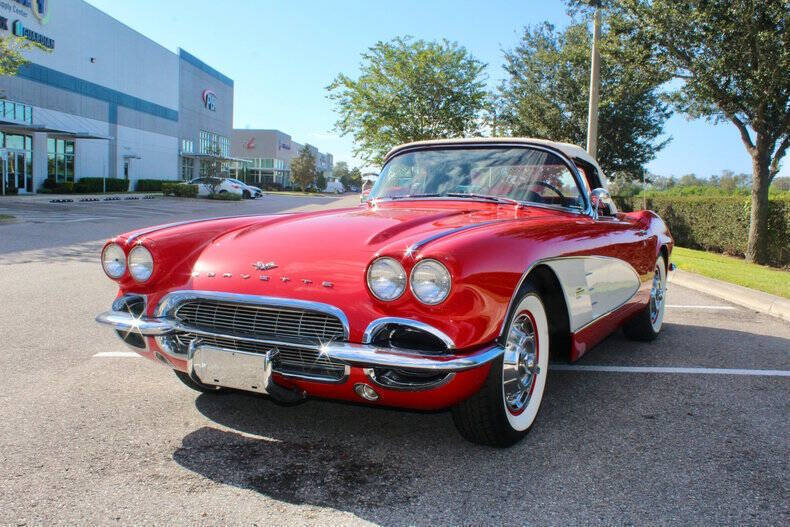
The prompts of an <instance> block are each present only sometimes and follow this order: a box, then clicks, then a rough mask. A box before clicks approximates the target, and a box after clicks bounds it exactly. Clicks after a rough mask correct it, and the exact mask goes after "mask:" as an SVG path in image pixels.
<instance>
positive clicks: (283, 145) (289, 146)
mask: <svg viewBox="0 0 790 527" xmlns="http://www.w3.org/2000/svg"><path fill="white" fill-rule="evenodd" d="M290 149H291V145H289V144H288V143H280V150H290Z"/></svg>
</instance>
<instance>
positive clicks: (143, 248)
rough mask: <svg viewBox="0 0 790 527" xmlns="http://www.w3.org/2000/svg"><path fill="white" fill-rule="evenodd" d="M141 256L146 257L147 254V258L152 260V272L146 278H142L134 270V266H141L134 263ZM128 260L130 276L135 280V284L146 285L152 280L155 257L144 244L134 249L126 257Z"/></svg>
mask: <svg viewBox="0 0 790 527" xmlns="http://www.w3.org/2000/svg"><path fill="white" fill-rule="evenodd" d="M139 254H144V255H146V254H147V258H148V260H150V271H149V272H148V275H147V276H145V277H144V278H140V277H139V276H138V275H136V274H135V273H134V271H133V270H132V269H133V266H136V265H141V263H136V262H134V263H133V261H132V259H133V258H134V257H135V256H137V255H139ZM126 260H127V267H128V269H129V275H130V276H131V277H132V278H133V279H134V281H135V282H140V283H145V282H147V281H148V280H150V279H151V277H152V276H153V274H154V270H155V263H154V255H153V254H152V253H151V251H150V250H149V249H148V248H147V247H146V246H144V245H142V244H138V245H135V246H134V247H132V249H131V250H130V251H129V255H128V256H127V257H126Z"/></svg>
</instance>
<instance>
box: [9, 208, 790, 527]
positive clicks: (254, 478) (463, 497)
mask: <svg viewBox="0 0 790 527" xmlns="http://www.w3.org/2000/svg"><path fill="white" fill-rule="evenodd" d="M267 200H268V201H267ZM355 200H356V196H349V197H346V198H343V199H335V198H313V197H311V198H303V197H297V196H266V197H265V198H263V199H262V200H256V201H254V202H245V203H216V204H214V203H207V202H204V201H194V200H187V201H178V200H163V199H160V200H149V201H144V202H136V203H131V202H129V203H117V204H116V206H115V207H109V206H108V207H106V208H105V209H102V208H101V207H103V206H104V205H109V204H103V203H100V204H73V205H71V206H69V207H62V208H58V206H56V205H55V204H48V203H43V202H41V203H38V202H36V203H33V202H28V203H25V202H21V203H20V201H21V200H19V199H17V200H14V201H13V202H11V201H9V202H4V201H0V214H13V215H15V216H17V222H16V223H13V224H0V291H1V293H0V354H2V363H3V368H2V370H1V371H2V372H3V384H2V385H3V390H2V391H0V423H2V427H0V474H2V476H1V478H2V482H3V483H2V486H0V524H14V525H24V524H74V523H79V524H142V523H168V524H196V523H200V524H215V523H221V524H241V523H243V524H259V525H305V524H332V525H339V524H344V525H345V524H385V525H458V524H463V525H491V524H496V525H500V524H502V525H571V524H587V525H645V524H672V525H675V524H685V525H687V524H705V525H712V524H726V525H743V524H759V525H787V524H788V523H790V467H789V466H788V460H789V459H790V440H789V439H788V438H790V423H789V421H788V416H789V415H790V377H788V375H790V373H789V372H790V324H788V323H787V322H783V321H781V320H779V319H776V318H772V317H769V316H766V315H761V314H758V313H754V312H751V311H748V310H746V309H744V308H741V307H737V306H734V305H730V304H727V303H725V302H722V301H720V300H717V299H715V298H713V297H710V296H707V295H704V294H701V293H697V292H692V291H690V290H687V289H683V288H681V287H676V286H672V285H670V289H669V296H668V309H667V313H666V317H665V325H664V329H663V331H662V334H661V336H660V337H659V339H658V340H657V341H655V342H653V343H648V344H643V343H634V342H630V341H627V340H625V338H624V337H623V336H622V334H621V333H619V332H618V333H616V334H615V335H613V336H612V337H610V338H609V339H607V340H606V341H605V342H603V343H602V344H600V345H599V346H598V347H597V348H595V349H594V350H593V351H591V352H590V353H588V354H587V355H586V356H585V357H584V358H583V359H582V360H581V361H580V362H579V363H577V364H576V365H572V366H570V367H568V366H567V365H559V366H557V367H554V368H553V369H552V370H550V371H551V373H550V376H549V384H548V387H547V392H546V395H545V399H544V406H543V409H542V410H541V414H540V415H539V417H538V421H537V424H536V426H535V429H534V430H533V431H532V432H531V433H530V435H529V436H528V437H527V438H526V440H524V441H523V442H521V443H519V444H518V445H516V446H515V447H512V448H510V449H506V450H496V449H490V448H484V447H479V446H476V445H472V444H469V443H467V442H465V441H463V440H462V439H461V438H460V437H459V436H458V434H457V433H456V431H455V429H454V427H453V423H452V420H451V418H450V415H449V414H448V413H446V412H442V413H414V412H404V411H395V410H384V409H376V408H368V407H364V406H356V405H347V404H338V403H332V402H326V401H319V400H310V401H308V402H307V403H305V404H303V405H300V406H296V407H290V408H285V407H281V406H277V405H275V404H273V403H271V402H270V401H269V400H268V399H266V398H265V397H258V396H252V395H246V394H241V393H230V394H215V395H206V394H201V395H198V394H197V393H196V392H193V391H191V390H189V389H188V388H186V387H184V386H183V385H182V384H181V383H180V382H178V381H177V380H176V378H175V376H174V375H173V374H172V373H171V372H169V371H168V370H167V369H165V368H164V367H162V366H161V365H158V364H155V363H153V362H149V361H146V360H144V359H141V358H135V357H134V356H133V355H131V354H128V353H125V352H126V351H127V348H125V347H124V346H123V345H122V344H121V343H120V341H119V340H118V339H117V338H116V337H115V336H114V335H113V334H112V333H111V332H110V331H108V330H107V329H106V328H103V327H99V326H98V325H97V324H95V323H94V321H93V318H94V316H95V315H96V314H97V313H99V312H101V311H104V310H106V309H107V308H108V306H109V304H110V302H111V301H112V299H113V298H114V295H115V286H114V284H113V283H112V282H110V281H109V280H107V278H106V277H105V276H104V274H103V272H102V271H101V268H100V266H99V264H98V254H97V253H98V247H100V245H101V241H100V240H101V239H102V238H105V237H108V236H110V235H112V234H115V233H118V232H121V231H125V230H130V229H133V228H137V227H142V226H145V225H152V224H156V223H168V222H172V221H179V220H181V219H186V218H191V217H201V216H211V215H233V214H245V213H249V212H251V211H262V212H284V211H287V210H293V209H295V208H305V207H306V208H317V207H326V206H344V205H349V204H353V203H354V202H355ZM91 207H93V208H91ZM86 218H90V219H86ZM63 220H77V221H63ZM720 369H727V370H728V371H727V372H721V371H720ZM736 369H737V372H735V371H732V370H736ZM735 373H737V374H735Z"/></svg>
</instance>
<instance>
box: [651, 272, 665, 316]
mask: <svg viewBox="0 0 790 527" xmlns="http://www.w3.org/2000/svg"><path fill="white" fill-rule="evenodd" d="M660 265H661V264H660V263H659V264H658V265H656V269H655V271H654V272H653V287H652V289H651V290H650V321H651V322H652V323H654V324H655V322H656V320H658V317H659V315H660V314H661V312H662V310H663V309H664V294H665V293H666V290H665V287H664V281H663V280H662V279H661V268H660V267H659V266H660Z"/></svg>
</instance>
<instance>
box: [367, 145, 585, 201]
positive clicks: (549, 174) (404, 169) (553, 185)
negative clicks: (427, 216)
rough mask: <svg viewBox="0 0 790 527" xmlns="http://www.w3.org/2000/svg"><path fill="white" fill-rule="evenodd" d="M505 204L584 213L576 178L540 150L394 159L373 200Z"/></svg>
mask: <svg viewBox="0 0 790 527" xmlns="http://www.w3.org/2000/svg"><path fill="white" fill-rule="evenodd" d="M442 196H450V197H454V198H464V197H466V196H468V197H477V198H499V199H502V200H504V201H507V200H517V201H521V202H529V203H539V204H544V205H555V206H562V207H572V208H577V209H583V208H584V199H583V197H582V194H581V192H580V191H579V186H578V184H577V182H576V179H575V178H574V177H573V173H572V172H571V171H570V169H569V168H568V165H566V164H565V163H564V162H563V161H562V159H561V158H560V157H559V156H557V155H555V154H553V153H551V152H546V151H544V150H538V149H534V148H523V147H518V148H507V147H494V148H483V147H481V148H433V149H426V150H417V151H414V152H409V153H406V154H402V155H399V156H396V157H394V158H392V159H391V160H390V161H389V162H388V163H387V164H386V165H385V166H384V168H383V169H382V171H381V175H380V176H379V179H378V181H377V182H376V186H375V187H374V188H373V190H372V191H371V198H373V199H379V198H390V199H404V198H408V197H429V198H430V197H442Z"/></svg>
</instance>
